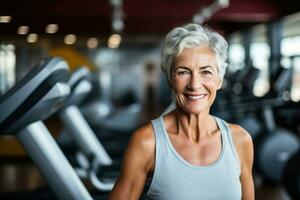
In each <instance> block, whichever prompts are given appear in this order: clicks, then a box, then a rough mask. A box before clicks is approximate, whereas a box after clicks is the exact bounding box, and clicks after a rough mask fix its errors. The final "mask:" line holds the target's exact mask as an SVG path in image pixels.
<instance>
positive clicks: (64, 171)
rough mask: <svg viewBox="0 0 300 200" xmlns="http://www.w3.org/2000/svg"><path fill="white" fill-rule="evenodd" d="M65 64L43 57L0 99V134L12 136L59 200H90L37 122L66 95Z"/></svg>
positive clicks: (58, 106)
mask: <svg viewBox="0 0 300 200" xmlns="http://www.w3.org/2000/svg"><path fill="white" fill-rule="evenodd" d="M67 79H68V65H67V63H66V62H65V61H64V60H62V59H61V58H57V57H54V58H47V59H44V60H43V61H42V62H41V63H39V64H38V65H36V66H35V67H33V69H32V70H31V71H30V72H29V73H28V74H27V75H26V76H25V77H24V78H23V79H22V80H20V81H19V82H18V83H17V84H16V85H15V86H14V87H12V88H11V89H10V90H9V91H7V92H6V93H5V94H4V95H3V96H1V97H0V134H9V135H15V136H16V137H17V139H18V140H19V141H20V143H21V144H22V146H23V147H24V149H25V151H26V152H27V153H28V155H29V156H30V157H31V159H32V160H33V162H34V163H35V164H36V166H37V168H38V169H39V171H40V172H41V174H42V176H43V177H44V178H45V180H46V182H47V183H48V184H49V186H50V188H51V189H52V191H53V192H54V194H55V195H56V197H57V198H58V199H60V200H69V199H70V200H91V199H92V197H91V196H90V194H89V192H88V191H87V189H86V188H85V186H84V185H83V183H82V182H81V180H80V179H79V177H78V176H77V175H76V173H75V171H74V169H73V168H72V167H71V165H70V164H69V162H68V161H67V159H66V157H65V156H64V154H63V153H62V151H61V150H60V148H59V147H58V145H57V144H56V142H55V140H54V139H53V137H52V136H51V134H50V133H49V131H48V130H47V128H46V127H45V125H44V124H43V122H42V121H41V120H44V119H46V118H47V117H49V116H50V115H51V114H53V113H54V112H56V111H57V110H58V109H59V108H60V107H61V106H62V105H63V103H64V101H65V99H66V98H67V97H68V95H69V94H70V87H69V86H68V84H66V80H67Z"/></svg>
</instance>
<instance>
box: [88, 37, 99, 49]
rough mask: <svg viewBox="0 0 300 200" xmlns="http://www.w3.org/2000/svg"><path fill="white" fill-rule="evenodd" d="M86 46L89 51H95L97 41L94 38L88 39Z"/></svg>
mask: <svg viewBox="0 0 300 200" xmlns="http://www.w3.org/2000/svg"><path fill="white" fill-rule="evenodd" d="M86 45H87V46H88V48H90V49H95V48H96V47H97V46H98V39H97V38H94V37H91V38H89V39H88V41H87V43H86Z"/></svg>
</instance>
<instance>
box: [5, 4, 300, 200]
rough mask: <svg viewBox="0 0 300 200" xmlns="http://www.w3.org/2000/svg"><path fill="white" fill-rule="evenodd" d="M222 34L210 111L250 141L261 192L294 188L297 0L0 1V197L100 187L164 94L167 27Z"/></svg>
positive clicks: (98, 190)
mask: <svg viewBox="0 0 300 200" xmlns="http://www.w3.org/2000/svg"><path fill="white" fill-rule="evenodd" d="M188 22H194V23H198V24H204V25H207V26H208V27H211V28H212V29H214V30H216V31H218V32H219V33H220V34H221V35H223V36H224V37H225V38H226V40H227V41H228V44H229V49H228V55H229V66H228V69H227V71H226V74H225V78H224V81H223V85H222V89H221V90H219V91H218V93H217V98H216V100H215V102H214V105H213V107H212V109H211V113H212V114H213V115H215V116H218V117H220V118H222V119H224V120H226V121H228V122H232V123H236V124H239V125H241V126H242V127H243V128H244V129H246V130H247V131H248V132H249V133H250V135H251V137H252V140H253V143H254V152H255V153H254V155H255V158H254V166H253V177H254V183H255V199H257V200H296V199H297V200H299V199H300V151H299V149H300V138H299V137H300V125H299V121H298V122H297V119H299V117H300V111H299V110H300V1H294V0H285V1H271V0H244V1H239V0H203V1H195V0H153V1H146V0H130V1H123V0H106V1H96V0H85V1H82V0H81V1H80V0H74V1H69V0H61V1H51V0H44V1H36V0H27V1H17V0H10V1H4V2H1V6H0V186H1V187H0V199H5V200H6V199H7V200H17V199H22V200H25V199H26V200H27V199H28V200H37V199H39V200H42V199H72V200H73V199H108V196H109V192H110V191H111V189H112V187H113V184H114V180H115V177H117V176H118V174H119V170H120V164H121V160H122V156H123V153H124V150H125V147H126V146H127V143H128V141H129V139H130V136H131V134H132V133H133V132H134V130H136V129H137V128H139V127H141V126H143V125H145V124H146V123H147V122H149V121H150V120H151V119H154V118H156V117H158V116H160V115H161V114H162V113H163V112H165V111H166V109H168V107H169V105H170V104H172V101H173V97H172V92H171V90H170V88H169V85H168V83H167V81H166V77H165V75H164V74H163V73H162V71H161V69H160V49H161V45H162V41H163V39H164V37H165V35H166V33H167V32H168V31H169V30H171V29H172V28H173V27H175V26H179V25H182V24H185V23H188Z"/></svg>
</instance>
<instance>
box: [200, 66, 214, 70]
mask: <svg viewBox="0 0 300 200" xmlns="http://www.w3.org/2000/svg"><path fill="white" fill-rule="evenodd" d="M199 69H211V70H213V69H214V68H213V67H212V66H210V65H205V66H201V67H199Z"/></svg>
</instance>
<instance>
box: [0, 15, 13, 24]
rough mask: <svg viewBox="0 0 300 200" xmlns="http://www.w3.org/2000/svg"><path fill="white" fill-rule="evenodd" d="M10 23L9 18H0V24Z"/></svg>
mask: <svg viewBox="0 0 300 200" xmlns="http://www.w3.org/2000/svg"><path fill="white" fill-rule="evenodd" d="M10 21H11V16H0V23H9V22H10Z"/></svg>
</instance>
